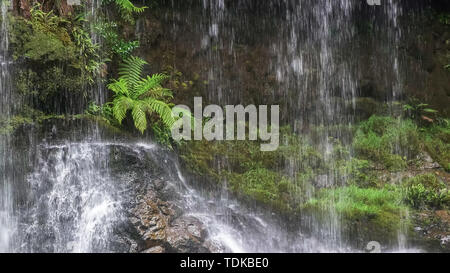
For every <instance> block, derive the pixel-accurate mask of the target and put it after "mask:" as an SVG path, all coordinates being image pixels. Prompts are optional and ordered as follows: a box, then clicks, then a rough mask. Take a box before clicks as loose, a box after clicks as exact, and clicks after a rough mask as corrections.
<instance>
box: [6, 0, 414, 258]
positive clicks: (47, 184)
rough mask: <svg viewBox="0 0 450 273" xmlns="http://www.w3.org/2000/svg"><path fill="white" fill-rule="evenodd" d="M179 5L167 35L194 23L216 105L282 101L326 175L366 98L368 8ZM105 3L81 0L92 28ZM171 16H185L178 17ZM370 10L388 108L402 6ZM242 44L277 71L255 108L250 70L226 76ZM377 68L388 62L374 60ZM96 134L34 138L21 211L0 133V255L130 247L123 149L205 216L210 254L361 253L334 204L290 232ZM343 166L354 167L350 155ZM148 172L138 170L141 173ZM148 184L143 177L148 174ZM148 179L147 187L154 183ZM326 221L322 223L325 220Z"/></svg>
mask: <svg viewBox="0 0 450 273" xmlns="http://www.w3.org/2000/svg"><path fill="white" fill-rule="evenodd" d="M174 2H175V1H172V5H173V9H174V11H171V12H173V14H171V15H172V16H167V17H171V18H175V19H176V20H175V19H173V21H174V22H175V21H177V20H181V22H182V23H181V24H176V23H173V24H171V25H170V28H171V31H172V35H173V36H174V37H175V38H174V39H176V37H178V35H179V34H180V33H182V32H184V29H183V28H182V26H180V25H188V26H193V28H194V30H193V31H192V32H193V33H195V34H196V37H197V39H190V41H191V40H192V42H191V43H192V45H191V46H192V47H193V48H201V50H200V51H199V52H198V55H204V56H205V58H206V59H207V65H204V67H205V68H204V70H202V71H203V74H205V75H203V76H204V77H203V78H204V79H207V80H208V86H207V88H206V93H205V94H204V96H205V98H207V99H208V100H209V102H212V103H217V104H221V105H225V104H239V103H242V104H245V103H247V102H249V103H256V102H260V103H261V104H263V103H269V102H271V101H272V100H274V101H277V102H279V103H280V105H282V107H283V109H282V112H283V113H284V115H283V116H284V118H283V119H284V122H286V123H289V124H290V125H291V127H292V129H293V131H295V132H296V133H304V134H311V131H312V127H315V128H322V131H321V132H322V133H321V134H320V135H319V136H318V137H317V138H313V137H312V138H313V139H314V143H313V145H315V146H316V147H317V148H318V150H320V151H321V152H322V154H323V155H324V157H325V160H326V161H327V163H329V164H330V166H331V168H330V169H332V170H333V169H335V168H334V166H335V165H333V164H334V161H335V158H334V155H333V145H334V144H335V143H336V141H337V140H339V141H342V142H346V138H347V136H346V133H345V131H344V130H340V129H337V130H336V129H335V127H336V126H338V125H343V126H348V127H350V126H351V125H352V124H353V123H354V122H355V119H356V118H357V117H356V116H355V105H356V103H357V102H356V101H357V99H358V97H359V96H360V95H361V94H359V93H360V88H361V86H358V84H357V83H359V82H361V81H360V80H359V79H361V78H363V77H366V74H367V73H366V72H364V71H361V67H367V65H365V64H362V63H359V62H360V61H359V58H356V56H357V55H358V54H360V53H361V51H362V49H361V47H362V44H363V43H361V41H358V42H356V41H355V40H356V39H357V37H356V36H357V35H356V31H357V29H356V27H355V25H354V21H355V16H357V15H355V12H354V11H355V10H357V9H360V8H361V5H365V4H366V3H365V1H359V2H358V1H352V0H342V1H325V0H319V1H317V0H305V1H295V0H283V1H264V3H261V2H260V3H258V4H259V5H260V6H258V7H256V6H255V1H251V0H240V1H234V2H233V3H230V2H232V1H225V0H204V1H203V2H202V3H201V4H200V8H199V9H200V11H198V10H197V12H199V13H200V14H203V15H204V16H203V17H201V16H196V15H197V14H196V15H192V14H190V12H191V11H190V10H188V11H186V10H185V9H183V8H182V6H183V5H186V2H187V1H186V2H184V1H179V2H178V3H174ZM5 3H6V2H4V1H3V2H2V28H1V39H2V40H1V48H0V50H1V55H0V60H1V79H0V80H1V90H0V95H1V104H0V106H1V109H0V114H1V118H2V119H4V118H6V119H7V118H9V117H10V116H11V113H12V110H13V109H12V108H11V107H10V105H12V104H11V102H12V99H11V83H10V82H11V79H10V71H9V68H8V66H9V64H10V63H9V62H10V61H9V57H8V51H9V50H8V25H7V20H6V16H7V5H6V4H5ZM100 3H101V1H97V0H92V1H89V2H88V5H87V11H88V13H89V14H90V15H89V16H90V18H89V21H90V24H91V25H92V24H95V23H96V22H98V21H99V19H98V14H99V12H98V9H99V7H100ZM178 5H180V6H181V8H180V7H178ZM249 8H252V9H253V10H255V12H256V13H257V14H258V15H259V16H261V17H262V18H263V19H261V18H258V19H255V16H254V14H250V13H249V12H248V10H247V9H249ZM177 10H182V11H183V12H179V13H177V12H176V11H177ZM193 10H194V11H192V12H196V11H195V9H193ZM185 11H186V12H185ZM376 12H378V13H382V16H378V17H381V18H383V19H382V21H383V22H381V23H380V24H378V25H379V26H381V27H380V29H375V31H376V32H377V35H378V36H377V38H378V39H379V41H380V42H379V43H367V44H370V47H371V50H373V52H374V54H375V53H376V54H377V56H381V57H380V59H379V60H372V62H373V63H372V66H373V67H376V68H373V69H372V71H370V72H368V73H376V74H380V75H383V76H381V77H378V78H384V79H385V83H384V84H385V85H386V86H390V85H392V84H391V83H395V84H393V85H392V86H393V87H392V88H388V89H389V91H388V92H387V93H388V94H387V95H386V97H385V100H386V101H387V102H392V101H394V100H396V99H400V98H401V96H402V94H401V90H402V85H401V84H402V75H401V70H402V69H401V66H400V65H401V63H402V60H401V56H400V53H399V51H398V48H396V46H395V45H396V44H398V43H399V40H400V38H401V28H400V26H399V24H400V23H399V18H398V17H399V16H400V15H401V13H402V9H401V5H400V4H399V3H398V2H396V1H393V0H390V1H388V2H387V3H384V6H383V7H382V8H381V11H380V10H377V11H376ZM261 14H263V15H261ZM275 15H276V16H275ZM374 16H375V15H374ZM236 17H239V20H236ZM266 17H267V18H266ZM255 20H259V21H255ZM255 22H256V23H255ZM91 31H92V32H91V33H92V36H91V38H92V40H93V41H94V42H95V43H98V44H101V39H100V38H99V37H98V36H97V35H96V34H95V33H94V31H93V30H91ZM253 31H254V32H255V33H253ZM180 36H181V35H180ZM245 44H252V45H257V47H258V46H261V47H264V46H265V47H267V48H269V50H268V51H267V52H264V54H265V55H264V56H267V59H265V60H263V61H262V63H260V64H258V65H260V66H262V67H265V68H267V70H268V71H269V72H268V73H267V75H264V77H265V78H270V77H271V75H274V82H276V83H275V84H274V85H273V86H271V87H269V88H268V90H266V91H268V92H266V93H264V96H262V95H261V96H259V101H252V100H249V101H247V98H246V97H245V95H244V93H245V92H243V91H242V90H241V88H240V87H241V86H245V80H246V78H245V77H246V76H245V73H243V72H241V71H231V73H230V71H229V70H232V69H229V67H233V65H235V64H237V63H238V62H240V60H239V59H240V58H241V57H242V55H240V54H242V53H241V49H242V48H243V47H245ZM186 46H189V44H186ZM261 51H264V50H262V49H261ZM245 57H248V56H245ZM380 63H383V65H376V64H380ZM227 67H228V69H227ZM378 67H380V68H378ZM249 70H251V68H249ZM381 70H383V71H381ZM274 86H275V87H274ZM91 91H92V92H91V93H92V94H91V97H92V99H93V100H94V101H96V103H98V104H102V103H104V102H105V100H106V97H107V95H106V92H105V89H104V86H103V84H102V83H101V81H100V80H99V81H98V83H97V86H96V88H94V89H92V90H91ZM258 91H259V90H258ZM94 127H95V128H92V126H88V128H84V129H83V130H87V131H88V132H87V133H86V132H84V131H83V130H80V131H79V132H75V133H74V132H72V133H71V135H70V137H68V138H66V139H64V141H53V140H51V137H48V139H47V136H46V137H45V138H42V139H38V140H36V141H35V142H33V143H32V144H33V147H34V148H35V151H33V153H34V154H33V153H32V154H30V157H31V158H32V159H30V161H29V165H30V166H31V167H30V168H31V170H30V172H29V173H27V174H26V179H24V180H25V181H24V182H25V184H26V187H25V188H26V189H25V190H24V191H25V194H24V196H26V197H24V196H22V199H23V200H25V201H23V202H21V205H20V209H16V208H15V207H14V198H13V192H14V190H15V189H13V188H12V185H13V183H12V177H11V176H12V175H13V172H12V171H11V170H12V165H13V162H12V161H11V158H13V156H12V153H13V151H12V148H11V145H10V139H9V137H8V136H1V135H0V141H1V147H0V162H1V163H2V164H1V165H0V171H1V176H0V179H1V181H0V182H1V183H0V187H1V196H0V216H1V218H0V252H3V251H14V252H122V251H128V250H129V249H128V248H127V247H128V245H127V244H128V243H127V242H125V243H124V240H123V238H122V237H121V236H120V235H121V233H122V226H123V225H124V223H125V222H127V216H128V215H127V205H128V204H129V203H131V202H133V198H134V197H133V196H131V197H130V196H129V192H130V191H131V190H130V188H132V185H130V183H125V182H124V181H127V179H128V178H127V179H124V178H123V177H120V176H119V175H117V173H115V172H114V171H113V170H112V167H111V164H112V163H111V161H113V160H114V159H115V157H116V156H117V154H118V153H120V151H121V152H123V151H124V150H125V151H126V153H128V154H132V156H131V157H130V158H129V161H130V162H134V161H145V160H146V157H148V156H150V157H152V158H154V161H155V162H158V164H159V165H160V167H161V168H162V169H163V170H164V175H165V176H167V177H169V178H170V179H168V180H169V181H170V183H169V184H170V185H171V186H173V187H175V188H176V189H177V192H178V193H179V194H180V195H181V197H182V198H181V201H180V206H181V207H182V209H183V213H184V214H185V215H190V216H193V217H195V218H197V219H200V221H201V222H202V223H203V224H204V225H205V226H206V229H207V230H208V239H209V240H210V241H211V242H212V243H213V245H215V248H214V249H216V250H217V251H225V252H346V251H361V250H362V249H352V248H351V247H349V246H348V245H347V244H346V243H347V242H345V241H344V238H342V227H341V224H342V219H341V216H340V215H339V214H338V213H337V212H336V211H335V208H334V206H333V205H330V206H329V207H327V208H325V211H326V212H325V215H304V216H302V217H300V218H299V219H297V221H298V225H297V226H298V228H297V229H294V230H293V229H292V228H287V227H285V226H284V223H283V222H282V221H279V220H278V218H277V217H276V216H275V215H272V214H270V213H268V212H266V211H258V209H256V208H249V207H247V206H246V205H243V204H242V203H240V202H239V201H237V200H234V199H232V198H230V197H229V196H228V189H227V186H226V185H227V183H226V182H227V181H222V182H224V183H223V185H224V188H223V189H222V190H221V191H220V193H219V194H217V193H214V194H210V193H203V192H201V191H200V190H198V189H194V188H193V187H191V185H190V183H189V182H188V181H187V180H186V179H185V178H184V177H183V175H182V171H181V169H180V166H179V164H178V162H177V160H176V159H175V158H174V157H173V156H172V155H168V154H167V152H165V151H162V150H160V149H159V148H157V146H155V145H150V144H142V143H141V144H134V143H131V141H130V143H124V142H118V141H111V142H107V141H106V140H104V139H103V138H102V137H101V129H99V127H98V126H94ZM82 131H83V132H82ZM58 132H59V131H58V129H57V128H56V127H54V130H52V132H51V134H52V135H58ZM72 137H73V138H74V139H72ZM119 150H120V151H119ZM118 151H119V152H118ZM347 160H350V156H349V158H347ZM128 163H129V162H127V164H128ZM297 164H299V163H297V162H295V161H294V160H293V161H292V162H286V164H285V165H284V166H285V169H283V170H281V171H283V172H284V173H285V174H286V175H288V176H291V177H296V176H298V175H300V173H299V172H298V169H299V168H298V167H299V166H297ZM138 165H139V164H138ZM216 165H217V166H220V167H221V168H223V169H227V168H228V166H227V162H217V164H216ZM127 167H128V165H127V166H125V167H124V168H127ZM8 170H9V171H8ZM147 171H149V170H145V169H142V170H140V172H141V173H144V174H145V173H146V172H147ZM143 177H145V178H146V176H145V175H144V176H143ZM149 177H150V175H149ZM345 179H346V177H345V175H344V177H342V175H339V174H337V173H335V172H333V171H329V172H327V173H325V174H323V175H320V176H318V178H317V179H316V181H313V183H312V184H314V185H312V184H311V185H307V186H308V189H310V190H309V191H307V194H306V198H311V197H312V196H313V194H314V188H315V187H316V186H317V187H318V188H324V187H332V186H336V185H342V184H345V182H346V181H345ZM144 182H145V183H147V184H152V183H154V181H153V180H151V179H148V180H145V181H144ZM145 183H144V184H145ZM323 219H326V221H325V222H323ZM294 222H295V221H294ZM296 224H297V223H296ZM403 233H404V231H402V230H400V231H399V236H398V237H399V246H400V248H401V249H403V248H405V247H406V244H405V240H404V235H403ZM12 238H14V240H12ZM12 241H14V242H15V244H14V245H13V244H12V243H11V242H12Z"/></svg>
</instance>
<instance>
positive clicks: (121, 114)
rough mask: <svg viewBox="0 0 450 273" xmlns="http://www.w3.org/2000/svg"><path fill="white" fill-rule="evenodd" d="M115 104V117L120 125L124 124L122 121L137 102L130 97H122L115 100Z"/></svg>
mask: <svg viewBox="0 0 450 273" xmlns="http://www.w3.org/2000/svg"><path fill="white" fill-rule="evenodd" d="M113 104H114V106H113V114H114V117H115V118H116V119H117V121H118V122H119V124H122V121H123V120H124V119H125V117H126V116H127V112H128V110H129V109H132V108H133V106H134V104H135V102H134V101H133V100H132V99H130V98H128V97H125V96H120V97H118V98H116V99H115V100H114V102H113Z"/></svg>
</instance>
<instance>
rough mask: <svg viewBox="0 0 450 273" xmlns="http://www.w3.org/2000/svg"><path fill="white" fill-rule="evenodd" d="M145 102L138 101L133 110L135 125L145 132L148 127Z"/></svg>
mask: <svg viewBox="0 0 450 273" xmlns="http://www.w3.org/2000/svg"><path fill="white" fill-rule="evenodd" d="M143 106H144V105H143V104H142V102H141V103H136V104H135V105H134V107H133V109H132V111H131V114H132V116H133V120H134V126H135V127H136V128H137V129H138V130H139V131H140V132H141V133H142V134H143V133H144V131H145V130H146V129H147V115H146V113H145V111H144V110H143V109H142V108H143Z"/></svg>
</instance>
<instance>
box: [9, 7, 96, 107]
mask: <svg viewBox="0 0 450 273" xmlns="http://www.w3.org/2000/svg"><path fill="white" fill-rule="evenodd" d="M35 13H42V12H41V11H38V10H37V11H34V12H33V14H32V16H31V18H30V19H29V20H28V19H25V18H22V17H19V16H11V18H10V19H11V21H12V22H11V48H12V49H13V57H14V58H15V59H16V60H18V63H21V64H22V65H23V66H24V67H26V69H20V70H19V71H18V73H17V77H16V79H15V81H14V83H15V87H16V90H17V91H18V92H19V94H20V95H21V96H22V97H23V99H24V100H25V101H35V102H37V103H36V105H39V106H40V107H41V110H43V111H46V112H48V113H50V112H54V111H55V109H53V107H55V105H61V104H64V102H65V100H66V99H68V98H67V97H68V96H74V97H77V98H81V97H84V96H85V94H84V92H85V90H87V89H86V87H87V86H88V85H89V84H92V83H93V77H94V74H95V73H97V72H96V71H98V67H99V66H100V62H99V61H98V55H97V53H96V47H95V46H94V45H93V44H92V41H90V38H89V35H88V34H87V33H86V32H84V31H83V30H82V28H81V27H80V26H79V25H78V24H79V23H76V22H71V21H70V20H67V19H68V18H63V17H59V16H55V15H52V14H51V13H42V14H35ZM80 95H81V96H80ZM56 101H57V102H58V103H55V102H56Z"/></svg>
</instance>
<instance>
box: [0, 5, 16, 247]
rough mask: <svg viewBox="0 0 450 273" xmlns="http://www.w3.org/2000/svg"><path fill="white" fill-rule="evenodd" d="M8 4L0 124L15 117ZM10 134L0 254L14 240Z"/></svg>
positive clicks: (1, 190)
mask: <svg viewBox="0 0 450 273" xmlns="http://www.w3.org/2000/svg"><path fill="white" fill-rule="evenodd" d="M9 4H10V3H9V2H8V1H3V0H2V1H1V14H2V15H1V20H2V23H1V30H0V31H1V32H0V36H1V37H0V39H1V41H0V63H1V68H0V73H1V75H0V122H8V121H9V118H10V117H11V113H12V110H13V109H12V105H13V100H12V94H11V75H10V62H11V60H10V58H9V31H8V28H9V26H8V17H7V16H8V8H9ZM10 142H11V139H10V136H9V135H8V132H6V133H5V134H2V133H0V252H6V251H9V249H10V245H11V237H12V234H13V232H14V228H15V224H14V212H13V189H12V183H11V180H12V177H11V175H12V172H11V168H12V167H13V164H12V161H11V158H12V154H13V151H12V149H11V147H10Z"/></svg>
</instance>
